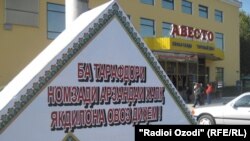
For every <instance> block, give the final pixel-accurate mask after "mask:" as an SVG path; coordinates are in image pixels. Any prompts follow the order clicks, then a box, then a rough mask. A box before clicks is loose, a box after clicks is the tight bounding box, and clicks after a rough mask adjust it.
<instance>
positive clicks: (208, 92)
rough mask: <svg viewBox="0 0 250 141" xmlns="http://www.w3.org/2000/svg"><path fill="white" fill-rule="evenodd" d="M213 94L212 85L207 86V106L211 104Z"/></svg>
mask: <svg viewBox="0 0 250 141" xmlns="http://www.w3.org/2000/svg"><path fill="white" fill-rule="evenodd" d="M212 93H213V86H212V84H211V83H208V84H207V88H206V95H207V104H211V94H212Z"/></svg>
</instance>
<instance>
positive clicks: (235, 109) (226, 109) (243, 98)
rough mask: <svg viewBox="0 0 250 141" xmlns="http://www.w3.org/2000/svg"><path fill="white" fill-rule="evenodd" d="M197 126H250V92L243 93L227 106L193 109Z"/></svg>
mask: <svg viewBox="0 0 250 141" xmlns="http://www.w3.org/2000/svg"><path fill="white" fill-rule="evenodd" d="M192 114H193V116H194V117H195V119H196V120H197V124H203V125H212V124H250V92H246V93H243V94H241V95H239V96H237V97H235V98H234V99H232V100H231V101H229V102H228V103H226V104H220V105H211V106H201V107H197V108H193V109H192Z"/></svg>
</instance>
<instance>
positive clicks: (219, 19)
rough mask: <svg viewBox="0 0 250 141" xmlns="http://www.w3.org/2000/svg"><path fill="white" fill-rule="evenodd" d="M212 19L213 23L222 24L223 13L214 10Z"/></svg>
mask: <svg viewBox="0 0 250 141" xmlns="http://www.w3.org/2000/svg"><path fill="white" fill-rule="evenodd" d="M214 18H215V21H217V22H220V23H222V22H223V12H222V11H220V10H215V12H214Z"/></svg>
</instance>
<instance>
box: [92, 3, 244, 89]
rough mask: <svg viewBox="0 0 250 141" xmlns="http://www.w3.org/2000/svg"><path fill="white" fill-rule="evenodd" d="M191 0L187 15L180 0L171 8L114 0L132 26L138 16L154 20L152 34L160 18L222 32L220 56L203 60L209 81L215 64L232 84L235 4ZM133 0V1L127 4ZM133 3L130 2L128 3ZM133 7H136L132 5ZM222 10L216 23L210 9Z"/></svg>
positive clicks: (236, 23)
mask: <svg viewBox="0 0 250 141" xmlns="http://www.w3.org/2000/svg"><path fill="white" fill-rule="evenodd" d="M105 1H107V0H101V1H90V7H94V6H96V5H99V4H100V3H104V2H105ZM189 1H190V2H192V3H193V14H192V15H187V14H184V13H182V11H181V0H175V10H167V9H164V8H162V6H161V0H155V5H154V6H151V5H146V4H141V3H140V0H133V1H132V0H131V1H130V3H128V2H127V0H118V2H119V4H120V5H121V6H122V7H123V9H124V11H125V12H126V13H127V14H128V15H130V16H131V21H132V23H133V24H134V26H135V28H136V29H137V30H138V31H139V30H140V18H141V17H144V18H149V19H153V20H155V26H156V37H159V36H161V33H162V25H161V24H162V22H170V23H175V24H178V25H187V26H191V27H196V28H201V29H205V30H210V31H212V32H214V33H215V32H219V33H223V34H224V56H225V58H224V60H222V61H209V60H208V61H207V65H208V66H209V67H210V78H209V79H210V81H215V79H216V76H215V74H216V67H222V68H224V81H225V85H227V86H232V85H235V82H236V80H239V79H240V73H239V71H240V60H239V59H240V58H239V45H240V44H239V9H238V8H237V7H236V6H233V5H230V4H227V3H225V2H223V1H221V0H209V1H205V0H189ZM131 2H133V4H131ZM199 4H200V5H204V6H207V7H208V10H209V12H208V13H209V16H208V19H205V18H201V17H199ZM131 5H133V6H131ZM134 7H136V8H134ZM215 9H218V10H221V11H223V16H224V19H223V20H224V21H223V23H218V22H216V21H215V20H214V10H215Z"/></svg>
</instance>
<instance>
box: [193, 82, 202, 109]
mask: <svg viewBox="0 0 250 141" xmlns="http://www.w3.org/2000/svg"><path fill="white" fill-rule="evenodd" d="M198 103H199V105H201V86H200V84H199V83H196V84H195V85H194V105H193V107H194V108H195V106H196V105H197V104H198Z"/></svg>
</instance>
